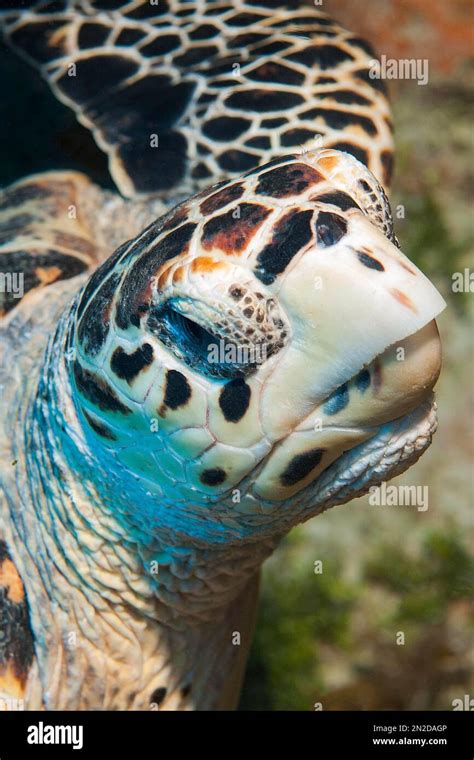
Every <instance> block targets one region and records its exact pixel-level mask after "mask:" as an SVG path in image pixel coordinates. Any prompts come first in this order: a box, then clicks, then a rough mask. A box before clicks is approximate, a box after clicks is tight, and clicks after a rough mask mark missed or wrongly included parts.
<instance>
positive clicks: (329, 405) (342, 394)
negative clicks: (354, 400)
mask: <svg viewBox="0 0 474 760" xmlns="http://www.w3.org/2000/svg"><path fill="white" fill-rule="evenodd" d="M348 403H349V387H348V384H347V383H344V385H340V386H339V388H337V389H336V390H335V391H334V393H332V394H331V395H330V396H329V398H328V400H327V401H326V402H325V404H324V406H323V411H324V414H329V415H333V414H337V413H338V412H341V411H342V410H343V409H345V408H346V406H347V404H348Z"/></svg>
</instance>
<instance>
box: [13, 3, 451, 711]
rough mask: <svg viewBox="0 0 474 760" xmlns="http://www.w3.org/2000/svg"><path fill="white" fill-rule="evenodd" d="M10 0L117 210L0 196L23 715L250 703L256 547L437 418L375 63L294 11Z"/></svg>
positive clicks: (421, 444) (100, 193)
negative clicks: (97, 154) (392, 204)
mask: <svg viewBox="0 0 474 760" xmlns="http://www.w3.org/2000/svg"><path fill="white" fill-rule="evenodd" d="M3 7H5V4H3ZM7 7H8V10H7V11H4V13H3V16H2V20H3V26H4V29H5V34H6V39H7V40H8V42H9V44H11V45H12V46H13V47H14V48H15V49H16V50H18V51H19V52H21V53H23V54H24V55H25V56H26V57H27V58H28V60H30V61H32V62H33V63H35V64H36V65H37V66H38V67H39V68H40V70H41V73H42V74H43V76H44V77H45V78H46V79H47V80H48V81H49V82H50V84H51V87H52V89H53V91H54V93H55V94H56V95H57V96H58V97H59V98H60V99H61V100H62V101H64V102H65V103H67V104H68V105H70V106H71V107H72V108H74V109H75V111H76V113H77V116H78V118H79V120H80V121H81V122H82V123H83V124H84V125H86V126H87V127H89V128H90V129H91V130H92V131H93V134H94V137H95V139H96V141H97V143H98V145H99V146H100V147H101V148H102V149H103V150H104V151H106V152H107V154H108V155H109V161H110V171H111V174H112V176H113V178H114V180H115V182H116V184H117V187H118V190H119V191H120V193H121V194H120V195H119V194H118V193H117V194H114V193H112V192H110V191H105V190H102V189H101V188H99V187H97V186H94V185H93V184H92V183H91V182H90V181H89V180H88V179H87V177H86V176H84V175H82V174H80V173H75V172H70V171H64V172H50V173H43V174H40V175H36V176H30V177H28V178H27V179H24V180H21V181H19V182H17V183H16V184H14V185H13V186H11V187H8V188H7V189H5V190H4V191H3V192H2V193H1V195H0V234H1V240H2V244H1V248H0V259H1V270H2V277H3V284H4V285H6V286H8V287H4V288H3V290H4V292H3V294H2V310H3V319H2V322H1V326H0V330H1V351H2V357H1V369H0V383H1V392H2V403H3V409H2V418H1V426H2V430H1V436H0V438H1V445H2V459H1V462H2V465H1V479H2V497H1V502H0V693H1V696H2V698H3V704H10V703H8V699H10V700H11V699H13V700H15V699H23V700H24V706H25V707H26V708H27V709H38V708H39V709H72V708H78V709H87V708H90V709H149V708H150V705H151V706H152V707H160V708H165V709H190V708H199V709H217V708H223V707H232V706H234V705H235V704H236V701H237V699H238V694H239V687H240V683H241V679H242V673H243V668H244V665H245V659H246V655H247V652H248V648H249V644H250V641H251V635H252V626H253V618H254V611H255V605H256V596H257V578H258V573H259V567H260V565H261V563H262V562H263V560H264V559H265V558H266V557H267V556H268V555H269V554H270V553H271V552H272V551H273V549H274V548H275V546H276V545H277V544H278V542H279V540H280V539H281V537H282V536H284V535H285V534H286V533H287V531H288V530H289V529H290V528H291V527H292V526H294V525H296V524H297V523H300V522H302V521H304V520H307V519H308V518H310V517H311V516H313V515H316V514H318V513H320V512H322V511H323V510H325V509H327V508H328V507H330V506H333V505H335V504H340V503H343V502H346V501H349V500H350V499H352V498H353V497H354V496H356V495H359V494H362V493H364V492H366V491H367V490H368V488H369V487H370V486H371V485H374V484H378V483H380V482H381V481H384V480H387V479H389V478H391V477H393V476H394V475H396V474H398V473H400V472H402V471H403V470H405V469H406V468H407V467H409V466H410V465H411V464H412V463H414V462H415V461H416V460H417V458H418V457H419V456H420V455H421V453H422V452H423V451H424V450H425V449H426V447H427V446H428V445H429V444H430V441H431V436H432V434H433V432H434V430H435V427H436V407H435V403H434V400H433V394H432V388H433V385H434V383H435V381H436V379H437V376H438V373H439V369H440V343H439V337H438V333H437V328H436V324H435V322H434V318H435V317H436V316H437V315H438V314H439V312H440V311H441V310H442V309H443V307H444V302H443V300H442V298H441V296H440V295H439V294H438V292H437V291H436V290H435V288H434V287H433V286H432V285H431V283H430V282H429V281H428V280H427V279H426V278H425V276H424V275H423V274H422V273H421V272H420V271H419V270H418V269H417V268H416V267H415V266H414V265H413V264H412V263H411V262H410V261H409V259H407V258H406V257H405V256H404V255H403V254H402V253H401V251H400V249H399V247H398V243H397V240H396V238H395V237H394V234H393V229H392V221H391V214H390V208H389V204H388V201H387V198H386V195H385V192H384V189H383V185H384V186H385V188H386V187H387V185H388V181H389V176H388V174H389V169H390V163H391V155H392V138H391V122H390V114H389V108H388V105H387V101H386V97H385V95H384V92H383V87H382V83H381V81H380V80H378V79H377V78H372V70H371V66H372V58H373V53H372V51H371V48H370V47H369V46H368V45H367V44H366V43H365V42H364V41H363V40H361V39H359V38H358V37H355V36H354V35H352V34H350V33H349V32H346V31H344V30H343V29H341V28H340V27H339V26H338V25H337V24H335V23H334V22H333V21H331V20H330V19H329V18H328V17H326V16H325V15H324V14H322V13H320V12H319V11H318V10H317V9H315V8H314V6H309V5H305V4H303V3H295V2H293V1H291V2H280V0H247V1H246V2H244V1H243V0H238V1H237V2H235V1H234V3H228V2H226V0H215V1H214V0H212V1H209V2H203V1H202V0H195V1H193V2H186V1H185V0H182V1H178V0H166V1H165V0H159V3H155V2H152V1H150V2H145V1H144V0H133V1H131V2H123V0H42V1H41V2H38V0H26V1H25V0H23V2H20V0H18V1H17V0H9V1H8V3H7ZM315 140H316V142H315ZM367 167H368V168H367ZM212 182H217V184H214V185H213V186H212V187H207V188H206V187H205V186H207V185H209V184H210V183H212ZM203 188H205V189H203ZM189 196H192V197H189ZM117 246H118V248H117ZM115 248H117V249H116V250H115V252H114V253H113V251H114V249H115ZM111 254H112V255H111ZM92 272H93V274H92V276H91V273H92ZM15 283H16V285H17V286H18V287H15ZM21 291H24V292H23V293H22V292H21ZM20 295H23V297H22V298H19V296H20ZM400 359H401V360H400ZM295 645H297V642H295Z"/></svg>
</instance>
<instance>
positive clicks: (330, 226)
mask: <svg viewBox="0 0 474 760" xmlns="http://www.w3.org/2000/svg"><path fill="white" fill-rule="evenodd" d="M346 232H347V222H346V220H345V219H343V217H342V216H339V215H338V214H333V213H332V212H330V211H320V212H319V214H318V218H317V220H316V237H317V241H318V245H320V246H323V247H324V248H328V247H329V246H331V245H335V244H336V243H338V242H339V240H340V239H341V238H342V237H344V235H345V234H346Z"/></svg>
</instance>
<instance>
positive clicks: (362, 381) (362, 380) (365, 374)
mask: <svg viewBox="0 0 474 760" xmlns="http://www.w3.org/2000/svg"><path fill="white" fill-rule="evenodd" d="M354 382H355V386H356V388H357V390H358V391H360V392H361V393H364V392H365V391H366V390H367V388H368V387H369V385H370V372H369V370H368V369H361V371H360V372H359V374H358V375H356V377H355V380H354Z"/></svg>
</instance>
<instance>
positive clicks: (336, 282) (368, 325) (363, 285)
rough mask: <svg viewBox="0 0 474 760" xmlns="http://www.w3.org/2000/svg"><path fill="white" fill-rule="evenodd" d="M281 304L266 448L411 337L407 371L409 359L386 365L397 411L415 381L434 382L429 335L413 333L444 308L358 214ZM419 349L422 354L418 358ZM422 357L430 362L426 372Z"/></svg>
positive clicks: (313, 253)
mask: <svg viewBox="0 0 474 760" xmlns="http://www.w3.org/2000/svg"><path fill="white" fill-rule="evenodd" d="M361 241H363V244H361ZM278 300H279V305H280V307H281V308H282V310H283V311H284V313H285V314H286V316H287V318H288V320H289V322H290V325H291V330H292V335H291V339H290V341H289V344H288V347H287V349H286V350H285V351H284V352H281V354H279V355H278V356H277V357H276V361H275V366H274V367H273V368H272V373H271V377H270V378H269V379H268V381H267V383H266V386H265V390H264V394H263V399H262V420H263V425H264V428H265V430H266V432H267V435H268V436H269V437H270V438H274V439H277V438H281V437H283V436H285V435H287V434H288V431H289V430H293V429H295V427H297V426H298V424H299V423H300V422H301V420H302V419H304V418H306V417H307V415H308V414H310V413H311V412H312V411H313V410H314V409H316V408H318V407H319V406H320V405H321V404H323V403H324V402H325V400H326V399H328V398H329V396H330V395H331V394H332V393H334V392H337V390H338V389H339V388H340V387H341V386H343V385H344V384H345V383H348V382H350V380H351V379H352V378H355V377H356V375H357V374H358V373H359V372H361V371H362V370H363V369H364V368H367V367H368V366H369V365H371V363H372V362H374V361H375V360H376V359H377V357H382V356H383V355H384V352H385V351H387V350H389V349H390V347H393V349H394V350H396V348H397V347H400V348H402V349H403V341H405V340H406V339H407V338H410V336H412V338H413V339H412V342H409V344H407V346H405V349H407V348H409V349H410V350H409V352H408V353H409V354H410V356H411V355H412V354H413V359H412V361H413V364H410V369H408V366H407V365H406V364H404V362H406V358H405V359H403V358H401V359H400V360H399V361H398V362H397V361H396V359H394V360H393V361H391V364H392V367H397V368H398V369H397V372H395V370H394V369H392V373H393V375H394V377H395V375H396V376H397V377H398V378H399V381H400V384H401V385H400V388H399V391H397V394H396V395H397V396H398V398H397V401H396V402H395V404H399V408H400V410H403V406H404V403H405V402H404V400H403V399H404V398H407V397H409V396H410V391H409V388H408V385H409V383H410V382H411V380H410V378H411V377H412V376H413V377H417V378H418V377H419V378H420V382H421V384H422V385H423V386H426V387H428V386H430V383H431V385H432V384H433V383H432V382H431V380H432V378H433V377H434V376H436V374H437V372H439V357H440V348H439V337H438V334H437V330H436V327H435V325H434V324H433V325H432V326H431V328H430V329H429V330H427V331H425V332H420V331H423V328H426V327H427V326H428V325H429V324H430V322H433V320H434V318H435V317H436V316H437V315H438V314H439V313H440V312H441V311H442V310H443V309H444V308H445V306H446V304H445V302H444V300H443V298H442V297H441V295H440V294H439V293H438V291H437V290H436V288H435V287H434V286H433V285H432V283H431V282H430V281H429V280H428V279H427V278H426V277H425V275H424V274H423V273H422V272H421V271H420V270H419V269H417V268H416V267H415V265H414V264H412V263H411V261H410V260H409V259H407V257H406V256H404V254H403V253H402V252H401V251H400V250H399V249H398V248H397V247H396V246H395V245H393V243H391V242H390V241H389V240H388V239H387V238H386V237H385V236H384V235H383V234H382V232H380V230H378V229H377V228H376V227H374V225H373V224H371V222H370V221H369V220H368V219H367V218H365V217H363V216H362V214H360V213H356V216H353V217H351V219H350V223H349V225H348V232H347V234H346V235H345V236H344V237H343V238H342V240H341V241H340V242H338V243H337V244H336V245H333V246H331V247H328V248H319V247H315V248H313V249H310V250H308V252H307V253H305V254H303V255H302V257H301V259H300V260H299V262H298V264H297V265H296V266H295V267H294V268H293V269H292V270H291V271H290V272H289V273H288V275H287V277H286V278H285V280H284V282H283V285H282V287H281V289H280V291H279V293H278ZM418 333H419V336H418V338H416V339H415V336H416V335H417V334H418ZM425 341H426V353H425V351H424V350H421V349H422V346H424V345H425ZM415 347H416V350H415ZM403 353H404V352H403V350H401V351H400V352H399V355H400V357H403ZM428 353H429V354H430V355H432V356H433V359H432V360H431V361H430V362H428V364H427V366H426V368H425V367H424V362H425V360H426V358H427V354H428ZM406 355H407V350H405V357H406ZM384 361H385V359H384ZM415 366H416V367H417V368H418V369H417V371H416V372H415ZM403 367H405V371H404V370H403ZM425 371H426V373H427V374H426V377H425V376H424V373H425ZM403 378H406V381H405V380H404V379H403ZM378 385H379V386H381V382H380V383H378ZM282 389H291V393H289V392H287V391H285V392H286V393H287V398H289V400H288V401H287V402H286V403H282ZM379 392H382V388H381V387H380V388H379ZM387 392H388V389H387ZM393 394H395V391H393ZM407 394H408V396H407ZM401 413H403V411H400V414H401Z"/></svg>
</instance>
